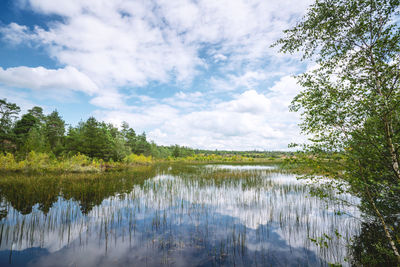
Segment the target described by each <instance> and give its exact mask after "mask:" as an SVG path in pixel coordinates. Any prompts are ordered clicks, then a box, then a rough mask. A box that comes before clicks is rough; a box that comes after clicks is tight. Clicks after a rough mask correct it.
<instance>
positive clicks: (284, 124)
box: [98, 77, 304, 150]
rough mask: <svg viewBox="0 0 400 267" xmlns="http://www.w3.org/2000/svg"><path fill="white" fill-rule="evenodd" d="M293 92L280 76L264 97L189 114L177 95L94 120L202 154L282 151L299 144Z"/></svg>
mask: <svg viewBox="0 0 400 267" xmlns="http://www.w3.org/2000/svg"><path fill="white" fill-rule="evenodd" d="M298 92H299V86H298V85H297V84H296V82H295V80H294V79H293V78H292V77H283V78H282V79H281V80H279V81H278V82H277V83H275V84H274V86H273V87H271V88H270V90H268V93H266V94H262V93H258V92H257V91H255V90H247V91H245V92H243V93H242V94H239V95H235V96H234V98H233V99H232V100H229V101H220V102H219V103H216V104H209V105H208V106H207V105H203V106H199V107H198V108H197V109H194V110H193V109H191V108H190V106H191V105H193V102H192V101H193V99H191V98H190V97H187V95H186V94H184V93H180V94H177V95H175V97H174V98H169V99H168V103H171V104H167V105H166V104H157V103H156V104H154V105H152V106H151V107H146V108H141V109H136V110H133V111H124V112H122V111H118V110H115V111H111V112H101V111H99V113H98V116H99V117H101V118H102V119H104V120H106V121H109V122H112V123H115V124H117V125H120V124H121V122H122V121H124V120H125V121H128V122H129V123H130V124H131V126H133V127H134V129H138V131H139V132H141V131H144V130H146V129H151V130H150V131H148V137H150V139H152V140H154V141H155V142H156V143H159V144H164V145H170V144H180V145H187V146H192V147H198V148H207V149H232V148H233V149H242V150H253V149H260V150H263V149H265V150H278V149H287V144H288V143H292V142H301V141H304V138H302V137H301V136H300V133H299V129H298V127H297V124H298V121H299V118H298V115H297V114H294V113H291V112H289V111H288V107H287V106H288V104H289V103H290V100H291V99H292V98H293V97H294V95H296V94H297V93H298ZM194 94H196V93H194ZM182 96H183V98H184V99H185V100H182ZM204 97H206V96H205V95H202V94H198V97H197V100H196V102H203V101H204V99H203V100H202V98H204ZM180 101H183V102H184V103H187V106H189V107H188V108H185V109H183V110H182V109H177V108H174V107H176V104H175V105H174V103H177V102H180ZM165 102H167V101H165Z"/></svg>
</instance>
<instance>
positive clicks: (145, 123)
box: [0, 0, 311, 149]
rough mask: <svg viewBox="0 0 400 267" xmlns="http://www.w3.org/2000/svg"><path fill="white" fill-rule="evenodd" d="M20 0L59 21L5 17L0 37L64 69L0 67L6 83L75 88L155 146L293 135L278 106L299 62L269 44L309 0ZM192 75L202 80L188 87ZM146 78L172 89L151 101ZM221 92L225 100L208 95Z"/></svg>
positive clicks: (290, 91) (236, 144)
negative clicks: (36, 49)
mask: <svg viewBox="0 0 400 267" xmlns="http://www.w3.org/2000/svg"><path fill="white" fill-rule="evenodd" d="M20 1H23V2H24V3H25V5H23V6H24V7H25V8H27V9H31V10H33V11H34V12H37V13H40V14H46V15H50V14H51V15H54V14H55V15H59V16H61V17H62V19H61V20H57V21H52V22H51V23H48V25H47V27H46V28H41V27H38V26H36V27H34V26H32V25H30V27H27V26H24V25H18V24H16V23H11V24H9V25H7V26H5V27H2V28H0V34H1V36H2V38H3V40H5V41H6V42H8V43H10V44H24V43H26V42H29V43H31V44H34V45H35V46H41V47H42V48H44V49H45V51H48V53H49V55H50V57H51V58H53V59H55V60H56V61H57V63H59V64H60V65H61V66H66V67H65V68H63V69H58V70H48V69H44V68H41V67H38V68H26V67H18V68H14V69H13V68H10V69H6V70H3V69H0V82H2V83H4V84H5V85H7V86H15V87H22V88H31V89H34V90H38V89H47V90H48V89H56V88H58V89H60V90H68V91H71V90H75V91H82V92H84V93H86V94H89V95H92V99H91V100H90V103H91V104H93V105H96V106H98V107H99V108H101V109H103V110H98V111H97V114H98V115H99V116H102V117H103V118H104V119H106V120H108V121H110V122H114V123H117V124H119V123H120V122H121V121H122V120H127V121H129V122H132V125H133V127H134V128H138V130H139V131H142V130H146V131H147V132H149V135H150V136H151V137H153V138H154V139H155V141H157V142H160V143H164V144H173V143H178V144H185V145H190V146H199V147H206V148H226V149H229V148H237V149H239V148H241V149H253V148H266V149H281V148H285V147H286V144H287V143H288V142H291V140H292V139H296V138H298V127H297V126H296V123H297V120H298V118H297V115H295V114H292V113H289V112H288V108H287V106H288V104H289V103H290V100H291V98H292V97H293V96H294V94H295V92H297V90H298V86H297V85H296V84H295V82H294V81H293V79H291V78H290V77H286V76H287V75H289V74H290V73H293V72H294V71H298V70H299V68H301V66H300V67H299V65H298V63H293V61H292V60H291V59H290V57H288V56H282V55H276V49H271V48H270V45H271V44H272V43H273V42H274V41H275V40H276V39H277V38H279V37H280V36H281V35H282V30H284V29H286V28H288V27H290V25H293V24H294V22H295V21H296V20H297V19H298V18H299V16H301V15H302V14H303V13H304V12H305V10H306V7H307V6H308V4H310V3H311V0H299V1H296V4H293V1H292V0H281V1H272V0H267V1H264V0H250V1H245V0H234V1H232V0H221V1H215V0H198V1H191V0H177V1H169V0H159V1H151V0H150V1H125V0H113V1H110V0H88V1H80V0H69V1H64V0H20ZM199 74H201V75H202V76H200V75H199ZM197 77H202V79H205V80H206V81H205V84H208V85H210V88H199V87H200V86H198V84H195V86H193V87H192V85H193V84H192V82H193V81H196V80H195V79H194V78H197ZM210 77H211V78H210ZM216 77H218V78H216ZM279 77H281V79H280V81H279V82H277V83H276V84H275V85H274V86H273V87H271V88H270V91H268V90H266V89H263V88H260V85H261V84H268V82H269V83H270V82H271V80H272V79H277V78H279ZM152 82H156V83H158V84H161V85H162V84H167V85H170V84H173V85H174V86H173V88H176V87H178V88H179V87H182V89H181V88H180V89H178V90H176V91H173V92H169V93H170V96H169V97H168V96H167V97H164V98H163V99H161V100H160V98H157V96H154V95H152V96H151V97H150V96H148V95H146V86H148V85H149V84H151V83H152ZM138 88H140V92H141V94H140V95H139V94H138V92H137V91H138ZM194 88H195V89H194ZM193 91H196V92H193ZM261 92H263V93H261ZM226 93H229V96H230V97H232V96H233V99H230V100H227V97H228V96H226V95H225V96H224V97H223V98H214V97H216V96H217V95H218V94H220V95H221V94H226ZM220 95H219V96H220ZM127 99H129V100H133V101H135V104H137V102H139V103H142V104H143V105H140V104H139V105H138V106H132V105H131V106H129V105H128V104H127V101H126V100H127ZM144 105H147V106H144ZM104 109H109V110H107V111H105V110H104Z"/></svg>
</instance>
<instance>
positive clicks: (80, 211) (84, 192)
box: [0, 166, 359, 266]
mask: <svg viewBox="0 0 400 267" xmlns="http://www.w3.org/2000/svg"><path fill="white" fill-rule="evenodd" d="M149 177H152V178H149ZM147 178H149V179H147ZM24 179H25V178H15V179H14V181H11V179H8V180H7V181H8V182H3V183H1V184H0V189H1V194H2V199H3V201H2V205H1V206H2V207H1V210H2V211H4V212H5V213H3V212H2V213H1V214H3V215H2V216H3V219H2V220H1V226H0V227H1V229H0V242H1V244H0V249H1V251H0V264H2V265H4V264H5V263H9V262H10V263H11V264H12V265H16V266H19V265H22V266H23V265H29V266H110V265H114V266H126V265H133V264H135V265H143V266H159V265H160V264H164V265H173V266H188V265H190V266H215V265H226V266H233V265H238V266H249V265H254V266H258V265H261V266H265V265H274V266H290V265H293V266H299V265H303V266H308V265H313V266H315V265H326V264H327V263H328V262H340V263H343V264H345V261H344V258H345V257H347V256H348V255H347V251H346V248H345V247H344V246H343V244H344V243H346V242H347V240H348V239H349V238H351V237H352V236H353V235H355V234H357V231H358V229H359V226H358V222H357V221H356V220H355V219H354V218H353V217H351V216H348V215H346V214H342V212H347V214H353V215H354V214H355V215H357V212H358V211H357V210H355V209H350V208H348V207H344V206H342V205H340V204H338V203H333V202H332V203H327V202H322V201H321V200H319V199H317V198H313V197H309V196H308V189H307V187H306V186H305V185H304V184H303V183H302V182H300V181H298V180H296V178H295V176H293V175H290V174H283V173H278V172H273V171H271V170H267V169H262V168H250V167H246V168H241V169H239V170H238V169H235V168H225V167H224V168H221V169H219V168H209V167H202V166H173V167H172V168H158V169H155V170H154V169H152V170H144V171H143V172H141V173H136V174H118V175H117V174H116V175H112V176H111V177H103V178H90V177H88V178H84V179H83V180H80V179H75V180H70V179H66V180H63V179H61V180H56V179H52V180H53V181H54V184H51V183H50V180H49V179H50V178H48V179H47V180H46V179H45V181H47V182H44V181H43V182H36V184H35V183H34V181H40V179H37V178H35V179H36V180H33V179H32V177H31V178H27V179H30V182H31V184H35V185H34V186H33V188H30V189H26V188H29V186H27V187H25V189H20V190H21V192H20V193H25V194H26V195H25V196H21V195H18V194H17V193H13V194H11V193H9V191H10V189H12V188H13V183H14V182H16V181H19V182H20V183H27V181H26V180H24ZM60 181H61V182H60ZM17 185H18V186H20V185H21V184H18V183H17ZM40 185H41V186H42V187H41V186H40ZM7 189H8V190H7ZM45 189H48V191H46V190H45ZM32 190H33V191H32ZM17 195H18V197H17V198H15V197H16V196H17ZM46 196H47V197H46ZM55 196H56V197H55ZM21 198H22V199H23V201H22V200H21ZM28 198H29V200H28ZM348 200H349V201H352V199H351V198H350V197H349V196H348ZM35 202H36V203H35ZM22 203H25V204H27V205H26V206H25V207H22ZM49 203H50V204H49ZM339 211H340V212H339ZM335 232H339V233H341V235H343V237H342V238H337V237H336V236H335V234H334V233H335ZM324 234H326V235H327V236H329V237H332V238H331V239H330V240H327V245H328V248H326V247H323V246H317V245H315V244H314V243H313V242H311V241H310V239H309V237H311V238H317V237H320V236H323V235H324Z"/></svg>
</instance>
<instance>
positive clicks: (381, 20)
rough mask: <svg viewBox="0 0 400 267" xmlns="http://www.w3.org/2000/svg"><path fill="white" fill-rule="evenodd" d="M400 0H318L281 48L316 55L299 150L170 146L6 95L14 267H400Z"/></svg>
mask: <svg viewBox="0 0 400 267" xmlns="http://www.w3.org/2000/svg"><path fill="white" fill-rule="evenodd" d="M399 6H400V2H399V1H398V0H390V1H389V0H374V1H362V0H357V1H348V0H342V1H316V2H315V3H314V4H313V5H311V7H310V8H309V9H308V11H307V13H306V15H305V16H304V17H303V19H302V20H301V21H300V22H298V23H297V24H296V25H295V26H294V27H293V28H291V29H288V30H286V31H285V36H284V37H283V38H281V39H279V40H278V41H277V42H276V43H275V44H274V45H273V46H279V47H280V51H281V52H284V53H300V54H302V56H303V59H305V60H309V62H312V63H314V65H313V67H312V68H310V69H309V71H307V72H305V73H303V74H300V75H298V76H297V79H298V82H299V84H300V85H301V86H302V87H303V90H302V91H301V92H300V93H299V94H298V95H297V96H296V98H295V99H294V100H293V102H292V104H291V106H290V108H291V110H292V111H295V112H301V116H302V124H301V125H300V126H301V130H302V131H303V133H304V134H307V135H308V137H310V138H309V142H308V143H307V144H305V145H303V148H302V149H301V150H300V151H298V152H287V153H283V152H235V151H222V152H221V151H219V152H218V151H202V150H195V149H191V148H187V147H182V146H178V145H175V146H158V145H156V144H155V143H153V142H149V141H148V140H147V138H146V134H145V133H142V134H136V132H135V131H134V130H133V129H132V128H131V127H130V126H129V125H128V124H126V123H123V124H122V125H121V127H120V128H117V127H115V126H114V125H111V124H107V123H105V122H99V121H97V120H96V119H95V118H94V117H90V118H89V119H87V120H86V121H82V122H80V123H79V124H78V125H77V126H70V127H69V128H68V129H66V127H65V122H64V121H63V120H62V118H61V116H60V115H59V114H58V112H57V111H54V112H52V113H50V114H47V115H45V114H44V113H43V110H42V108H40V107H34V108H32V109H30V110H28V112H27V113H26V114H22V115H21V116H20V117H19V113H20V108H19V107H18V106H17V105H16V104H14V103H10V102H7V100H6V99H2V100H0V116H1V118H0V141H1V142H0V152H1V154H0V172H1V174H2V177H1V178H0V197H1V203H0V218H1V220H0V249H1V250H0V263H1V264H7V263H8V264H11V265H16V266H21V265H22V266H25V265H30V266H53V265H65V266H71V265H72V266H73V265H79V266H110V265H115V266H125V265H131V264H140V265H146V266H159V265H162V264H163V265H174V266H187V265H196V266H215V265H225V266H248V265H253V266H259V265H261V266H266V265H276V266H299V265H300V266H310V265H311V266H315V265H322V266H326V265H355V266H399V265H400V253H399V249H400V167H399V166H400V154H399V151H400V134H399V133H400V109H399V107H400V87H399V84H400V71H399V70H400V57H399V54H400V41H399V40H400V28H399ZM293 146H295V145H293ZM293 146H292V147H293ZM211 163H213V164H211ZM216 163H219V164H216ZM268 163H269V164H270V165H268ZM271 163H273V165H271ZM116 170H118V172H109V171H116ZM74 172H75V173H77V174H73V173H74ZM294 173H295V174H294ZM297 175H302V176H301V177H300V178H303V179H297Z"/></svg>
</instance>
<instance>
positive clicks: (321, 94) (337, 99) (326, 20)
mask: <svg viewBox="0 0 400 267" xmlns="http://www.w3.org/2000/svg"><path fill="white" fill-rule="evenodd" d="M399 5H400V1H397V0H374V1H364V0H356V1H349V0H339V1H329V0H323V1H316V2H315V3H314V4H313V5H312V6H311V7H310V8H309V10H308V13H307V14H306V15H305V17H304V18H303V20H302V21H300V22H299V23H298V24H297V25H296V26H295V27H293V28H292V29H289V30H286V31H285V34H286V36H285V37H284V38H282V39H280V40H278V41H277V43H276V44H275V45H279V46H281V51H283V52H289V53H294V52H299V51H300V52H302V54H303V59H311V60H314V61H315V62H316V63H317V64H316V66H315V67H314V68H313V69H312V70H310V71H308V72H306V73H304V74H301V75H299V76H297V79H298V82H299V84H300V85H301V86H302V87H303V88H304V89H303V91H302V92H301V93H300V94H298V95H297V96H296V98H295V99H294V100H293V102H292V105H291V110H292V111H300V112H302V118H303V122H302V124H301V128H302V131H303V132H304V133H306V134H308V135H309V136H311V141H312V144H311V145H307V146H305V148H306V149H307V150H308V151H310V153H312V154H314V157H313V159H315V158H316V160H315V163H316V165H317V166H323V165H324V164H319V163H318V161H319V162H321V161H323V160H325V159H326V158H329V156H331V155H333V154H335V153H336V154H341V155H342V156H343V157H342V158H341V159H337V160H336V164H337V165H340V169H339V170H340V171H338V170H334V169H327V170H326V172H325V173H327V175H328V176H330V177H334V178H337V179H339V180H341V181H345V182H347V183H348V185H349V187H348V192H350V193H352V194H355V195H357V196H359V197H360V198H361V200H362V201H361V204H360V208H361V209H362V210H363V211H364V212H365V213H364V214H365V215H366V217H367V218H366V219H367V220H370V218H376V221H378V222H380V224H381V227H382V229H383V230H382V231H381V232H382V233H383V235H384V236H385V238H383V239H381V242H383V243H381V244H380V245H379V246H380V247H385V248H388V250H387V251H391V252H392V253H394V254H395V255H396V257H397V264H400V255H399V252H398V250H399V248H400V243H399V242H398V240H396V238H394V237H395V236H398V234H399V232H400V231H399V229H398V228H397V227H396V225H398V220H399V218H398V216H397V215H395V214H399V212H400V205H399V204H398V203H400V169H399V149H400V136H399V134H398V133H399V132H400V120H399V118H400V71H399V70H400V57H399V54H400V27H399V24H398V21H399ZM319 158H321V159H322V160H321V159H319ZM330 160H331V161H335V159H334V158H333V157H331V158H330ZM322 163H323V162H322ZM325 165H326V164H325ZM341 189H343V188H341ZM396 216H397V217H396ZM394 217H396V218H394ZM387 251H386V252H385V250H380V252H379V253H387ZM375 252H378V250H375ZM377 258H378V257H377ZM385 258H386V257H385V256H383V257H381V259H385ZM374 264H382V265H384V264H389V263H388V262H386V261H385V260H383V261H382V262H379V263H374ZM368 265H369V263H368Z"/></svg>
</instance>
